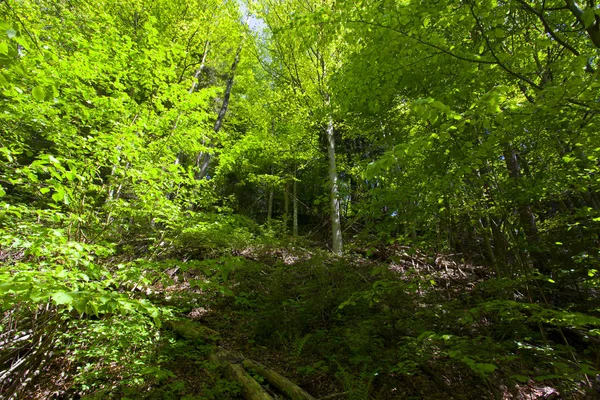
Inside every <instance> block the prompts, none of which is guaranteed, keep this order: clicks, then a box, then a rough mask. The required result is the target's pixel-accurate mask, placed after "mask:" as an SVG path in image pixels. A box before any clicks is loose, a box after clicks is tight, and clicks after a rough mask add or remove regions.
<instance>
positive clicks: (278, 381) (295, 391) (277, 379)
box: [242, 358, 315, 400]
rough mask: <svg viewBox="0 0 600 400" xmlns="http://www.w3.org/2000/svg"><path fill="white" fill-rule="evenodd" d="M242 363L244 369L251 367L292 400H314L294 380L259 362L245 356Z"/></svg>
mask: <svg viewBox="0 0 600 400" xmlns="http://www.w3.org/2000/svg"><path fill="white" fill-rule="evenodd" d="M242 365H243V366H244V368H246V369H252V370H254V371H256V372H257V373H258V374H259V375H260V376H262V377H263V378H265V379H266V380H267V382H269V383H270V384H271V385H273V386H274V387H275V388H277V390H279V391H280V392H281V393H283V394H284V395H286V396H287V397H289V398H290V399H292V400H315V398H314V397H312V396H311V395H310V394H308V393H306V392H305V391H304V390H303V389H302V388H300V387H299V386H298V385H296V384H295V383H294V382H292V381H290V380H289V379H287V378H286V377H284V376H282V375H280V374H279V373H277V372H275V371H273V370H272V369H269V368H267V367H265V366H264V365H262V364H260V363H257V362H255V361H252V360H249V359H247V358H246V359H244V361H242Z"/></svg>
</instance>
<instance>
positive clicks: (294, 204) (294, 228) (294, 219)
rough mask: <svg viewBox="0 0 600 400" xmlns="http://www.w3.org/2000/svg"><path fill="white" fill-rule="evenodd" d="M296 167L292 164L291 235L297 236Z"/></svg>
mask: <svg viewBox="0 0 600 400" xmlns="http://www.w3.org/2000/svg"><path fill="white" fill-rule="evenodd" d="M296 172H297V167H296V166H294V183H293V186H292V208H293V216H292V236H294V237H297V236H298V182H297V181H296Z"/></svg>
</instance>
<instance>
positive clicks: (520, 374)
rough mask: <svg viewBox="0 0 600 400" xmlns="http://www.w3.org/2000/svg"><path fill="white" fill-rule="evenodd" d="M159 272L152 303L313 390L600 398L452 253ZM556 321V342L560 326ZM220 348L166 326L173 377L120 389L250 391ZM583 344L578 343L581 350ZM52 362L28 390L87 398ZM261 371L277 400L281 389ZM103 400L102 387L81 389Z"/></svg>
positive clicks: (145, 392) (392, 395) (222, 264)
mask: <svg viewBox="0 0 600 400" xmlns="http://www.w3.org/2000/svg"><path fill="white" fill-rule="evenodd" d="M163 272H164V273H165V274H166V275H167V276H169V277H170V280H168V281H165V280H162V281H157V282H155V283H154V284H153V285H152V286H150V287H148V288H146V293H147V295H148V297H149V298H151V300H152V301H153V302H154V303H155V304H163V305H165V306H169V307H173V309H174V313H173V318H176V319H181V320H187V321H192V322H193V323H194V324H197V325H198V326H203V327H207V328H210V329H212V330H215V331H217V332H218V334H219V339H218V341H219V345H220V346H221V347H222V348H225V349H228V350H230V351H233V352H235V353H236V354H241V355H243V356H244V357H246V358H249V359H253V360H255V361H258V362H260V363H262V364H264V365H266V366H268V367H269V368H271V369H273V370H275V371H277V372H279V373H280V374H282V375H283V376H285V377H287V378H289V379H290V380H292V381H293V382H295V383H296V384H297V385H299V386H300V387H301V388H303V389H304V390H306V391H307V392H308V393H310V394H311V395H312V396H314V397H315V398H317V399H384V400H385V399H447V398H452V399H479V398H489V399H523V400H524V399H547V400H550V399H557V398H573V399H579V398H581V399H583V398H594V395H592V394H590V390H589V389H588V388H586V387H585V385H584V382H585V379H582V378H581V377H580V376H578V375H575V374H573V376H567V374H566V373H563V374H562V375H560V374H559V373H555V374H553V375H552V374H548V373H547V372H546V371H545V368H546V367H547V365H546V364H548V363H552V361H551V360H559V358H558V354H559V350H560V349H559V345H556V346H555V347H554V348H556V349H557V355H556V357H554V356H552V355H545V356H544V355H543V354H542V355H540V354H541V352H543V350H544V349H542V346H539V345H537V344H535V345H534V344H533V343H537V342H535V341H536V338H535V337H534V336H535V331H536V329H538V328H539V325H536V324H533V323H531V322H529V321H524V320H518V319H517V318H516V317H515V318H514V319H513V320H502V318H500V317H499V314H498V313H497V312H494V311H491V310H490V309H489V307H488V308H486V305H487V304H489V301H490V300H491V301H494V299H499V298H500V297H498V296H499V295H498V292H501V291H504V290H505V289H506V288H505V287H503V285H506V284H509V283H510V282H509V283H507V282H504V283H503V282H501V281H500V282H498V281H496V282H493V281H492V280H490V278H491V275H492V274H491V271H490V270H489V269H488V268H485V267H480V266H476V265H472V264H470V263H467V262H464V260H460V258H459V257H456V256H451V255H441V254H437V255H436V254H425V253H423V252H419V251H416V250H414V249H411V248H408V247H401V246H391V247H387V248H384V249H371V250H369V251H357V252H354V253H353V254H352V255H350V256H345V257H336V256H333V255H331V254H329V253H327V252H324V251H322V250H318V249H310V250H309V249H306V248H302V247H299V246H292V245H290V246H288V247H285V248H247V249H245V250H242V251H238V252H236V253H235V254H233V255H220V256H216V257H208V258H204V259H202V260H186V261H185V262H184V261H182V260H179V261H177V260H175V261H173V260H171V261H169V262H168V263H166V264H165V267H164V271H163ZM498 307H500V308H501V307H502V305H499V306H498ZM507 321H509V322H508V323H507ZM510 321H513V322H514V321H516V323H518V325H517V327H516V328H515V326H512V325H510V323H512V322H510ZM546 329H547V332H546V334H545V338H546V343H548V340H552V339H548V338H551V337H554V336H556V332H554V330H553V329H552V328H546ZM521 337H524V338H526V339H524V340H527V341H528V343H529V344H528V345H527V346H525V345H522V346H521V344H520V342H519V340H520V338H521ZM515 342H516V343H518V346H516V345H515ZM213 345H214V343H211V342H210V341H207V342H206V343H204V344H202V343H201V344H200V345H198V343H193V342H191V341H189V340H185V339H184V338H181V337H180V335H177V334H176V333H174V332H173V331H172V330H170V329H169V328H168V324H165V325H163V327H162V328H161V335H160V340H159V341H158V344H157V346H156V347H155V348H154V350H153V351H154V352H155V355H154V357H153V360H154V365H153V366H152V367H154V368H157V369H158V370H160V371H163V372H164V373H162V374H159V375H160V377H158V378H157V379H154V380H148V381H146V382H144V383H142V384H140V385H138V386H133V387H124V388H123V387H122V388H121V389H119V390H120V393H119V394H118V395H116V396H114V397H117V398H129V399H156V400H159V399H176V398H178V399H186V400H192V399H237V398H240V388H239V385H238V384H237V383H235V382H232V381H230V380H228V379H225V378H223V376H222V373H221V372H222V371H221V369H220V367H219V366H218V365H216V364H214V363H212V362H210V361H208V360H207V355H208V354H209V353H210V351H211V347H212V346H213ZM515 346H516V347H515ZM582 346H583V347H582V348H579V349H576V350H575V351H580V352H581V354H584V353H585V351H586V350H588V347H587V346H586V345H582ZM538 347H539V349H538ZM532 348H534V349H533V350H532ZM540 349H541V350H540ZM538 350H539V351H538ZM577 356H578V357H579V355H577ZM544 357H545V358H544ZM549 360H550V361H549ZM63 361H64V360H63ZM557 362H558V361H557ZM561 362H563V363H564V360H563V361H561ZM54 365H55V367H54V369H53V370H52V373H47V374H45V376H42V377H41V379H40V380H39V382H38V384H37V385H36V393H33V392H30V396H31V398H40V399H42V398H79V395H77V393H76V391H74V390H73V389H70V390H69V389H68V387H69V386H70V385H72V381H71V379H69V378H68V376H69V375H68V374H66V369H68V368H66V367H65V364H63V363H61V360H60V359H57V362H55V363H54ZM553 368H554V371H556V367H553ZM71 373H73V371H71ZM251 374H253V373H252V372H251ZM253 375H254V377H255V378H256V379H257V380H258V381H259V382H261V383H263V384H264V386H265V387H266V388H267V390H268V391H269V392H270V393H271V394H272V395H273V397H274V398H285V397H282V396H278V395H277V394H276V392H275V391H273V390H272V389H271V388H269V387H268V384H267V383H266V382H264V380H263V379H262V378H261V377H259V376H257V375H256V374H253ZM544 375H547V376H545V377H544ZM157 376H158V375H157ZM115 380H118V374H115ZM109 386H110V385H109ZM113 386H114V385H113ZM52 393H54V395H52ZM52 396H54V397H52ZM105 397H108V396H107V393H106V392H103V391H97V392H95V394H94V393H92V394H90V395H88V396H87V397H85V398H88V399H94V398H97V399H99V398H105Z"/></svg>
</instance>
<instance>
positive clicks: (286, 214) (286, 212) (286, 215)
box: [283, 182, 290, 235]
mask: <svg viewBox="0 0 600 400" xmlns="http://www.w3.org/2000/svg"><path fill="white" fill-rule="evenodd" d="M289 219H290V183H289V182H286V183H285V190H284V194H283V233H284V235H285V234H287V229H288V221H289Z"/></svg>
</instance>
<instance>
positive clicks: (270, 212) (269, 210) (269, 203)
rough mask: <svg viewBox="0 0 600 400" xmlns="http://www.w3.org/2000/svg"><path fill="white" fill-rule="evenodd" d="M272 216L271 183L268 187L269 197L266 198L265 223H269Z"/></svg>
mask: <svg viewBox="0 0 600 400" xmlns="http://www.w3.org/2000/svg"><path fill="white" fill-rule="evenodd" d="M272 218H273V185H271V186H270V187H269V199H268V200H267V225H269V226H270V225H271V219H272Z"/></svg>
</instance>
